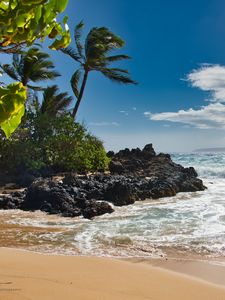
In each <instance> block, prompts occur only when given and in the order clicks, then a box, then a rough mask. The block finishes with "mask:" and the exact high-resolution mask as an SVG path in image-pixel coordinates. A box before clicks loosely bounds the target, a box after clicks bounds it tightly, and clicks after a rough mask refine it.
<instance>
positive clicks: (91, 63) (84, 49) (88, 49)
mask: <svg viewBox="0 0 225 300" xmlns="http://www.w3.org/2000/svg"><path fill="white" fill-rule="evenodd" d="M83 27H84V24H83V22H80V23H79V24H78V25H77V26H76V27H75V30H74V39H75V44H76V49H73V48H71V47H67V48H64V49H61V51H62V52H63V53H65V54H67V55H69V56H70V57H71V58H72V59H73V60H75V61H76V62H78V63H79V65H80V68H79V69H78V70H76V71H75V73H74V74H73V76H72V78H71V86H72V89H73V92H74V95H75V97H76V98H77V101H76V104H75V106H74V109H73V112H72V116H73V118H74V119H75V117H76V114H77V111H78V109H79V106H80V102H81V100H82V97H83V94H84V90H85V86H86V83H87V79H88V75H89V73H90V72H91V71H97V72H100V73H102V74H103V75H104V76H105V77H107V78H109V79H110V80H112V81H115V82H117V83H123V84H135V83H136V82H135V81H133V80H132V79H131V78H130V77H129V72H128V71H127V70H124V69H120V68H111V67H109V66H110V64H111V63H113V62H116V61H120V60H123V59H129V58H130V57H129V56H127V55H123V54H120V55H110V54H111V52H112V51H113V50H115V49H117V48H122V47H123V46H124V41H123V40H122V39H121V38H120V37H119V36H117V35H115V34H114V33H112V32H111V31H110V30H109V29H108V28H106V27H94V28H93V29H91V31H90V32H89V33H88V35H87V37H86V40H85V43H84V45H83V44H82V42H81V35H82V29H83ZM82 73H83V78H82V82H81V83H80V80H81V75H82Z"/></svg>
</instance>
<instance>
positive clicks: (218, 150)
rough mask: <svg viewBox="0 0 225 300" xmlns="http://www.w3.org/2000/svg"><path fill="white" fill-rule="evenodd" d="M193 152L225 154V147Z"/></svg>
mask: <svg viewBox="0 0 225 300" xmlns="http://www.w3.org/2000/svg"><path fill="white" fill-rule="evenodd" d="M194 152H225V147H217V148H202V149H196V150H194Z"/></svg>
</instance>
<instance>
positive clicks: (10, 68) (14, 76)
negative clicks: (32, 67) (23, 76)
mask: <svg viewBox="0 0 225 300" xmlns="http://www.w3.org/2000/svg"><path fill="white" fill-rule="evenodd" d="M1 69H2V70H3V72H4V73H6V74H7V75H8V76H9V77H11V78H12V79H14V80H18V81H19V80H20V78H19V75H18V73H17V71H16V69H15V68H14V67H13V66H10V65H9V64H4V65H1Z"/></svg>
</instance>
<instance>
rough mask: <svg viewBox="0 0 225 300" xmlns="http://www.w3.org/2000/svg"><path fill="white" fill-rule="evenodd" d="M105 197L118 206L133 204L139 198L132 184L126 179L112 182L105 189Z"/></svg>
mask: <svg viewBox="0 0 225 300" xmlns="http://www.w3.org/2000/svg"><path fill="white" fill-rule="evenodd" d="M121 179H122V178H121ZM104 199H105V200H107V201H110V202H112V203H113V204H114V205H116V206H123V205H129V204H133V203H134V202H135V200H137V198H136V196H135V194H134V190H133V189H132V185H130V184H129V183H127V182H126V181H125V180H121V181H113V182H111V183H110V184H109V185H108V187H107V188H106V190H105V193H104Z"/></svg>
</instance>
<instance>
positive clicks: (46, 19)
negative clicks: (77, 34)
mask: <svg viewBox="0 0 225 300" xmlns="http://www.w3.org/2000/svg"><path fill="white" fill-rule="evenodd" d="M67 4H68V0H60V1H59V0H21V1H17V0H4V1H2V0H1V1H0V52H4V53H12V52H14V51H15V50H17V49H18V47H19V46H21V45H26V46H31V45H32V44H33V43H34V41H35V40H36V39H41V40H42V41H43V40H44V39H45V38H46V37H48V38H50V39H54V41H53V43H52V44H51V45H50V48H51V49H54V50H55V49H59V48H63V47H66V46H68V45H69V44H70V33H69V28H68V26H67V24H66V22H67V17H65V18H64V20H63V23H64V28H63V25H61V24H60V23H58V22H57V20H56V17H57V15H58V14H60V13H62V12H63V11H64V10H65V8H66V6H67Z"/></svg>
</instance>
